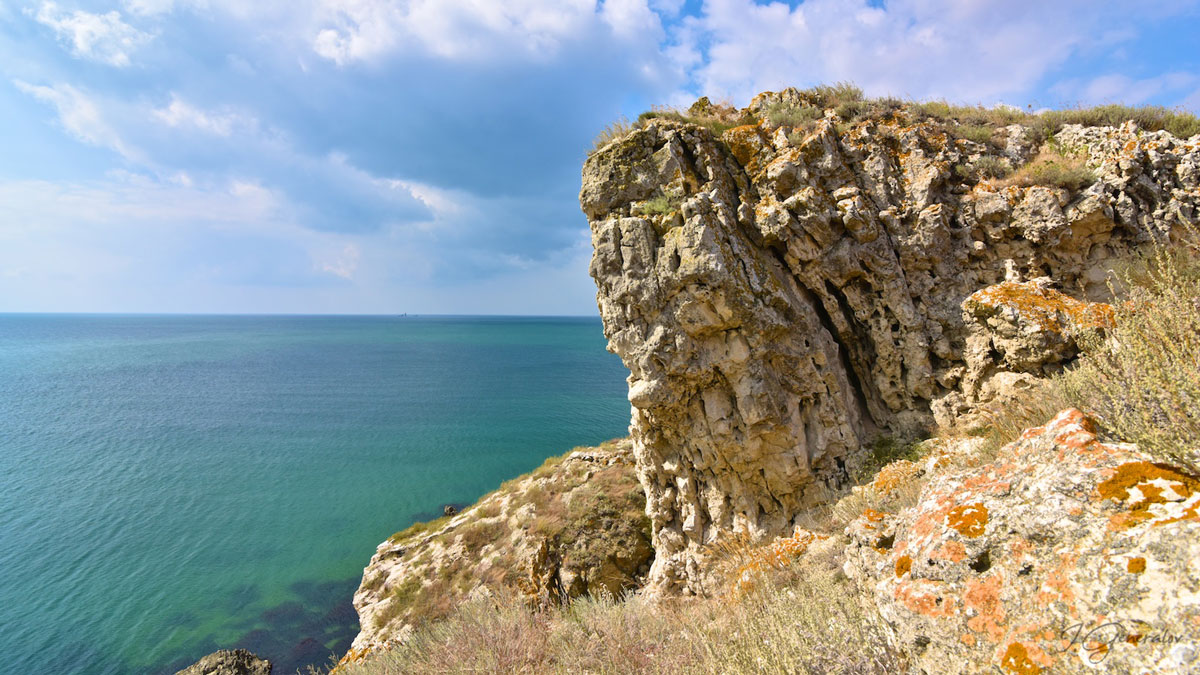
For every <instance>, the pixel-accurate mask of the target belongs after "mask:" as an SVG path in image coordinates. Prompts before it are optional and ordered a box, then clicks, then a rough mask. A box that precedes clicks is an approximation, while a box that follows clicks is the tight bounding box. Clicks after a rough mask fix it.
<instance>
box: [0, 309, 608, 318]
mask: <svg viewBox="0 0 1200 675" xmlns="http://www.w3.org/2000/svg"><path fill="white" fill-rule="evenodd" d="M0 316H279V317H287V316H295V317H301V316H303V317H314V316H328V317H394V318H405V317H410V318H417V317H434V318H530V319H537V318H551V319H554V318H566V319H574V318H578V319H590V318H595V319H599V318H600V314H599V312H597V313H596V314H436V313H425V312H386V313H385V312H351V313H337V312H307V313H306V312H78V311H68V312H58V311H50V312H31V311H0Z"/></svg>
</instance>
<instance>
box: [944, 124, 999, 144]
mask: <svg viewBox="0 0 1200 675" xmlns="http://www.w3.org/2000/svg"><path fill="white" fill-rule="evenodd" d="M954 133H955V134H956V135H957V136H958V137H959V138H965V139H967V140H968V141H975V142H976V143H982V144H984V145H991V144H992V136H993V135H994V134H995V133H996V127H994V126H988V125H986V124H960V125H958V126H957V127H955V129H954Z"/></svg>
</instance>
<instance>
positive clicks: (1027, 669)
mask: <svg viewBox="0 0 1200 675" xmlns="http://www.w3.org/2000/svg"><path fill="white" fill-rule="evenodd" d="M1000 667H1001V668H1003V669H1004V670H1006V671H1008V672H1010V673H1016V674H1017V675H1037V673H1040V672H1042V669H1041V667H1040V666H1038V664H1036V663H1034V662H1033V659H1031V658H1029V651H1028V650H1026V649H1025V645H1023V644H1021V643H1020V642H1013V643H1011V644H1009V645H1008V649H1006V650H1005V651H1004V658H1002V659H1001V660H1000Z"/></svg>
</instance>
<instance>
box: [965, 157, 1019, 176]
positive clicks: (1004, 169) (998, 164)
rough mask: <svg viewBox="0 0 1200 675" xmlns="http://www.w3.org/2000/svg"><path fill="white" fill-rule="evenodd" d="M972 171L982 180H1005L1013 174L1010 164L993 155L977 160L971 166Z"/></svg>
mask: <svg viewBox="0 0 1200 675" xmlns="http://www.w3.org/2000/svg"><path fill="white" fill-rule="evenodd" d="M971 169H972V170H973V171H974V172H975V175H977V176H978V177H980V178H1004V177H1005V176H1007V175H1008V174H1009V173H1011V172H1012V167H1010V166H1009V165H1008V162H1005V161H1004V160H1002V159H1000V158H999V157H993V156H991V155H984V156H983V157H980V158H979V159H977V160H975V161H974V162H973V163H972V164H971Z"/></svg>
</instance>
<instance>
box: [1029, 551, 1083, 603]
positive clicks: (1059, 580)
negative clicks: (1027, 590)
mask: <svg viewBox="0 0 1200 675" xmlns="http://www.w3.org/2000/svg"><path fill="white" fill-rule="evenodd" d="M1076 560H1078V556H1076V555H1074V554H1071V553H1061V554H1059V562H1058V565H1057V566H1056V567H1055V568H1054V569H1052V570H1050V571H1049V572H1047V573H1046V578H1045V580H1044V581H1042V587H1041V589H1040V590H1039V591H1038V593H1037V595H1036V596H1035V597H1034V600H1035V602H1036V603H1037V604H1038V606H1039V607H1046V606H1048V605H1049V604H1050V603H1052V602H1063V603H1066V604H1067V605H1068V606H1070V610H1071V613H1072V614H1076V613H1077V612H1078V610H1076V609H1075V607H1074V606H1071V603H1073V602H1074V601H1075V591H1073V590H1071V572H1072V571H1073V570H1074V569H1075V561H1076Z"/></svg>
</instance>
